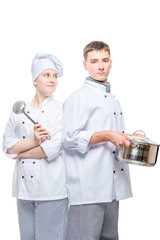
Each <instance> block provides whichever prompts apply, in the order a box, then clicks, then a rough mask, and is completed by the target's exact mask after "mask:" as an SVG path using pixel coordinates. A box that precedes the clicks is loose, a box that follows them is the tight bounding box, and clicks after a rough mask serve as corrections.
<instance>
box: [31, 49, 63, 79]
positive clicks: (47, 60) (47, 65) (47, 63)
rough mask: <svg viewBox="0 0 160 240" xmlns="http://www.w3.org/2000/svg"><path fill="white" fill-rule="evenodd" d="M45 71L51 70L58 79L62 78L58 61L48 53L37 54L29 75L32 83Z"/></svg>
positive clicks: (61, 67) (61, 68)
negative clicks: (55, 73)
mask: <svg viewBox="0 0 160 240" xmlns="http://www.w3.org/2000/svg"><path fill="white" fill-rule="evenodd" d="M46 69H53V70H55V71H56V72H57V74H58V77H62V76H63V66H62V63H61V62H60V60H59V59H58V58H57V57H56V56H54V55H53V54H50V53H37V54H36V55H35V57H34V58H33V61H32V65H31V73H32V79H33V81H34V80H35V79H36V78H37V77H38V76H39V74H41V72H43V71H44V70H46Z"/></svg>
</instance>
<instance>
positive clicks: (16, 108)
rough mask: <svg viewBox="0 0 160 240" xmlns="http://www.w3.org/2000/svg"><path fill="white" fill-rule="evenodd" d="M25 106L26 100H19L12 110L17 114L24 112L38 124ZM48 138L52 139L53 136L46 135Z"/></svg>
mask: <svg viewBox="0 0 160 240" xmlns="http://www.w3.org/2000/svg"><path fill="white" fill-rule="evenodd" d="M25 108H26V103H25V102H24V101H17V102H15V103H14V105H13V107H12V110H13V112H14V113H15V114H21V113H23V114H24V115H25V116H26V117H27V118H28V119H29V120H30V121H31V122H32V123H33V124H37V122H35V121H34V120H33V119H32V118H31V117H30V116H29V115H28V114H27V113H26V112H25ZM46 138H47V139H49V140H50V139H51V137H50V136H49V137H46Z"/></svg>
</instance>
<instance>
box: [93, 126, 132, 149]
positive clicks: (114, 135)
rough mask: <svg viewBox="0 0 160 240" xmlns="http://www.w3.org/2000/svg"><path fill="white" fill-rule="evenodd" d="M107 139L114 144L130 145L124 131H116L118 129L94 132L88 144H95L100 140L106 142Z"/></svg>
mask: <svg viewBox="0 0 160 240" xmlns="http://www.w3.org/2000/svg"><path fill="white" fill-rule="evenodd" d="M106 141H109V142H111V143H113V144H114V145H115V146H122V145H125V146H127V147H128V146H129V145H130V139H129V137H128V136H127V135H125V134H124V133H121V132H118V131H107V130H106V131H100V132H95V133H94V134H93V135H92V137H91V139H90V142H89V145H93V144H97V143H100V142H106Z"/></svg>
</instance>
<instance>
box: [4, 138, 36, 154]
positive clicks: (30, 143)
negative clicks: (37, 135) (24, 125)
mask: <svg viewBox="0 0 160 240" xmlns="http://www.w3.org/2000/svg"><path fill="white" fill-rule="evenodd" d="M37 146H38V144H37V143H36V141H35V140H34V138H31V139H24V140H20V141H19V142H17V143H16V144H15V145H14V146H13V147H11V148H8V149H7V153H9V154H18V153H21V152H24V151H27V150H30V149H32V148H35V147H37Z"/></svg>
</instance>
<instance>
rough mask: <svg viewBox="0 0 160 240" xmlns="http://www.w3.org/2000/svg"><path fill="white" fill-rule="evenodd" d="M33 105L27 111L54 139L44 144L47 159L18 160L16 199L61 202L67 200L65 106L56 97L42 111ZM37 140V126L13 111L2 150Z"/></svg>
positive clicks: (16, 167) (14, 183)
mask: <svg viewBox="0 0 160 240" xmlns="http://www.w3.org/2000/svg"><path fill="white" fill-rule="evenodd" d="M33 102H34V100H32V102H30V103H28V104H26V109H25V112H26V113H27V114H28V115H29V116H30V117H31V118H32V119H33V120H34V121H35V122H38V123H40V124H41V125H42V126H43V127H44V128H46V129H47V131H49V133H50V136H51V139H50V140H45V141H43V142H42V143H41V145H40V146H41V147H42V148H43V150H44V152H45V153H46V156H47V159H43V158H42V159H22V160H16V165H15V170H14V175H13V196H14V197H16V198H18V199H25V200H35V201H36V200H58V199H63V198H66V197H67V194H66V174H65V165H64V161H63V159H62V155H61V150H62V104H61V103H60V102H58V101H55V100H54V99H53V95H52V96H49V97H48V98H47V99H45V100H44V102H43V105H42V108H41V109H35V108H34V107H33ZM33 137H34V124H33V123H32V122H31V121H30V120H29V119H28V118H27V117H26V116H25V115H24V114H15V113H13V112H11V114H10V118H9V121H8V123H7V125H6V130H5V133H4V140H3V149H4V152H5V154H6V155H7V156H9V157H11V158H14V157H15V156H16V154H7V148H11V147H12V146H14V145H15V144H16V143H17V142H18V141H19V140H21V139H27V138H33Z"/></svg>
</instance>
